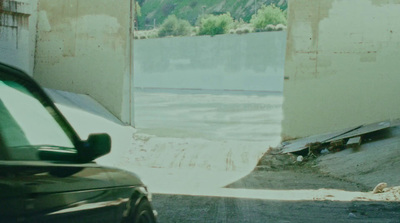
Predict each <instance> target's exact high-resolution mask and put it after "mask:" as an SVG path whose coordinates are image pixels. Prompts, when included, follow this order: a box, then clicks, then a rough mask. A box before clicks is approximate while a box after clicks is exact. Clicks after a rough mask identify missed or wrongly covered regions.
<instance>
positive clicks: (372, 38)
mask: <svg viewBox="0 0 400 223" xmlns="http://www.w3.org/2000/svg"><path fill="white" fill-rule="evenodd" d="M399 12H400V1H399V0H351V1H345V0H324V1H321V0H295V1H290V4H289V27H288V41H287V52H286V63H285V75H286V76H288V77H289V80H286V81H285V83H284V96H285V101H284V106H283V109H284V120H283V136H284V137H303V136H308V135H312V134H316V133H323V132H330V131H333V130H339V129H343V128H347V127H351V126H355V125H358V124H362V123H371V122H375V121H381V120H386V119H395V118H400V109H399V108H400V100H399V99H398V98H399V95H400V88H399V83H400V75H399V69H400V63H399V61H400V13H399Z"/></svg>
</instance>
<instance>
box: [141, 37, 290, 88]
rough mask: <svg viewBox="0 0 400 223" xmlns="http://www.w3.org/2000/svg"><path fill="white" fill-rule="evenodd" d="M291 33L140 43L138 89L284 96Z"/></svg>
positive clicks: (150, 40)
mask: <svg viewBox="0 0 400 223" xmlns="http://www.w3.org/2000/svg"><path fill="white" fill-rule="evenodd" d="M285 47H286V32H264V33H251V34H246V35H220V36H214V37H210V36H198V37H180V38H162V39H147V40H135V48H134V52H135V57H134V62H135V87H152V88H186V89H193V88H195V89H212V90H225V89H228V90H253V91H280V92H281V91H282V86H283V67H284V61H285Z"/></svg>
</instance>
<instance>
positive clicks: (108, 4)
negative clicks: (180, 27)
mask: <svg viewBox="0 0 400 223" xmlns="http://www.w3.org/2000/svg"><path fill="white" fill-rule="evenodd" d="M132 2H133V1H131V0H121V1H118V2H117V3H116V2H115V1H109V0H39V5H38V26H37V27H38V38H37V46H36V49H37V50H36V55H35V69H34V78H35V79H36V80H38V81H39V82H40V83H41V84H42V85H44V86H45V87H48V88H53V89H58V90H64V91H70V92H75V93H81V94H88V95H90V96H91V97H93V98H94V99H95V100H97V101H98V102H100V103H101V104H102V105H104V106H105V107H106V108H107V109H108V110H109V111H111V112H112V113H113V114H114V115H116V116H117V117H118V118H120V119H121V120H122V121H124V122H125V123H131V121H132V119H131V118H132V114H131V112H133V110H132V109H131V107H132V106H131V95H132V94H131V92H130V86H131V85H132V75H133V74H132V73H133V72H131V71H132V70H133V68H132V66H131V65H132V63H131V61H132V60H131V57H132V55H131V49H132V48H131V41H130V40H131V39H133V38H130V27H131V18H130V13H131V3H132Z"/></svg>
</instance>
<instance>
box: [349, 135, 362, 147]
mask: <svg viewBox="0 0 400 223" xmlns="http://www.w3.org/2000/svg"><path fill="white" fill-rule="evenodd" d="M360 145H361V136H358V137H354V138H351V139H349V141H347V144H346V148H353V149H357V148H358V147H360Z"/></svg>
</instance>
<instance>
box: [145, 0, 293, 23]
mask: <svg viewBox="0 0 400 223" xmlns="http://www.w3.org/2000/svg"><path fill="white" fill-rule="evenodd" d="M137 2H138V3H139V5H140V6H141V13H142V16H140V17H139V18H138V24H139V29H140V30H143V29H151V28H153V26H154V23H155V24H156V26H159V25H160V24H162V22H163V21H164V19H166V18H167V17H168V16H169V15H172V14H174V15H176V16H177V17H178V18H180V19H185V20H187V21H189V22H190V23H191V24H192V25H195V23H196V20H197V18H198V17H199V16H201V15H203V14H223V13H226V12H229V13H231V15H232V17H233V18H234V19H236V20H239V19H243V20H244V21H245V22H249V21H250V19H251V16H252V15H253V14H254V11H255V9H259V8H260V7H261V6H262V5H269V4H275V5H276V6H278V7H280V8H281V9H282V10H286V8H287V2H288V0H137Z"/></svg>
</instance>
